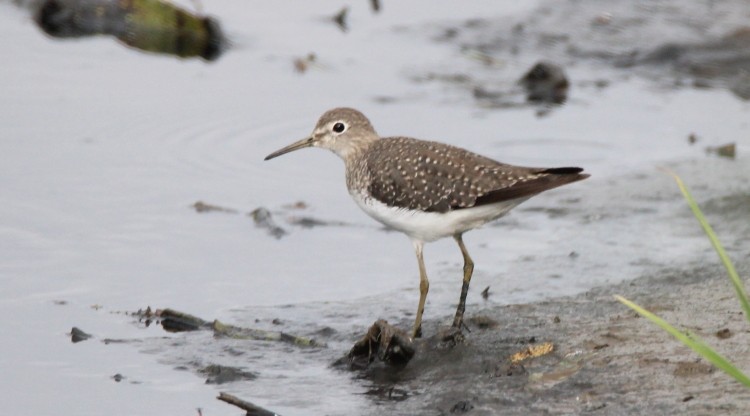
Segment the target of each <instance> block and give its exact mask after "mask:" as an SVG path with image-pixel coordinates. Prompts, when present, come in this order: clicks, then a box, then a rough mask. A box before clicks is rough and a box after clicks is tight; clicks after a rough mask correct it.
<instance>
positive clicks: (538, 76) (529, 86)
mask: <svg viewBox="0 0 750 416" xmlns="http://www.w3.org/2000/svg"><path fill="white" fill-rule="evenodd" d="M519 83H520V84H521V85H522V86H523V87H524V89H525V90H526V100H527V101H529V102H533V103H549V104H562V103H564V102H565V100H567V99H568V87H569V86H570V83H569V82H568V77H567V76H565V71H563V69H562V67H560V66H558V65H555V64H553V63H551V62H545V61H541V62H538V63H537V64H536V65H534V66H533V67H532V68H531V69H530V70H529V71H528V72H527V73H526V74H525V75H524V76H523V77H522V78H521V80H520V81H519Z"/></svg>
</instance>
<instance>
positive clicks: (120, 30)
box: [35, 0, 226, 61]
mask: <svg viewBox="0 0 750 416" xmlns="http://www.w3.org/2000/svg"><path fill="white" fill-rule="evenodd" d="M35 21H36V23H37V25H38V26H39V27H40V28H41V29H42V30H43V31H44V32H45V33H47V34H48V35H50V36H52V37H56V38H80V37H86V36H95V35H111V36H114V37H115V38H117V39H118V40H119V41H120V42H122V43H124V44H125V45H128V46H131V47H133V48H137V49H140V50H144V51H148V52H156V53H162V54H168V55H175V56H178V57H180V58H192V57H201V58H203V59H205V60H207V61H213V60H215V59H218V58H219V56H220V55H221V54H222V52H223V51H224V49H225V48H226V39H225V38H224V35H223V33H222V31H221V27H220V25H219V22H218V21H217V20H216V19H214V18H211V17H205V16H198V15H196V14H194V13H190V12H189V11H187V10H184V9H182V8H180V7H178V6H177V5H175V4H174V3H172V2H169V1H164V0H45V1H43V2H42V4H41V6H40V7H39V9H38V11H37V12H36V16H35Z"/></svg>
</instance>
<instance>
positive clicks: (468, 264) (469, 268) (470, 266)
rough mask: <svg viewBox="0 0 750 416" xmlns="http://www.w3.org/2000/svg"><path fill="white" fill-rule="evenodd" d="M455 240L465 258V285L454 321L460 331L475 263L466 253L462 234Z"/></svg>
mask: <svg viewBox="0 0 750 416" xmlns="http://www.w3.org/2000/svg"><path fill="white" fill-rule="evenodd" d="M453 239H455V240H456V242H457V243H458V248H460V249H461V254H462V255H463V256H464V283H463V285H462V286H461V297H460V298H459V300H458V308H456V317H455V318H454V319H453V327H454V328H456V329H458V330H460V329H461V325H462V324H463V321H464V310H466V294H467V293H469V282H471V275H472V273H474V262H473V261H472V260H471V257H469V252H468V251H466V246H464V240H463V236H462V234H456V235H454V236H453Z"/></svg>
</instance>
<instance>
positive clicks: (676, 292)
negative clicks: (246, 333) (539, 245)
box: [361, 243, 750, 415]
mask: <svg viewBox="0 0 750 416" xmlns="http://www.w3.org/2000/svg"><path fill="white" fill-rule="evenodd" d="M707 244H708V243H707ZM747 266H748V265H747V262H744V263H743V262H739V263H738V267H739V268H740V272H741V274H742V275H745V276H747V274H748V267H747ZM613 294H622V295H624V296H626V297H628V298H630V299H632V300H634V301H636V302H638V303H640V304H641V305H643V306H646V307H647V308H649V309H651V310H652V311H654V312H656V313H658V314H660V315H661V316H662V317H664V318H665V319H667V320H668V321H670V322H672V323H676V324H678V325H680V326H682V327H685V328H688V329H689V330H691V331H693V332H694V333H696V334H698V335H699V336H701V337H703V338H704V339H705V340H707V341H708V342H709V343H710V344H711V345H713V346H715V347H716V348H717V350H718V351H720V352H721V353H722V354H724V355H725V356H726V357H728V358H730V359H731V360H732V361H733V362H734V363H735V364H736V365H738V366H739V367H740V368H743V369H749V368H750V357H748V356H747V354H746V352H747V345H748V343H749V342H750V331H749V329H750V326H749V325H748V324H747V322H746V321H745V319H744V317H743V316H742V314H741V312H740V308H739V305H738V303H737V302H736V298H735V296H734V293H733V291H732V289H731V286H730V283H729V281H728V280H727V278H726V276H725V274H724V271H723V270H722V269H721V268H720V267H718V266H714V265H710V266H700V265H694V266H693V267H689V268H687V269H681V270H665V271H663V272H661V273H658V274H657V275H655V276H650V277H644V278H641V279H637V280H635V281H632V282H626V283H623V284H619V285H615V286H610V287H603V288H598V289H594V290H591V291H589V292H587V293H585V294H582V295H579V296H575V297H566V298H561V299H555V300H550V301H545V302H541V303H536V304H528V305H509V306H505V307H500V308H495V309H488V310H477V311H474V313H473V314H472V316H474V317H479V316H484V317H489V318H491V319H493V320H496V321H497V323H498V325H497V326H495V327H490V328H485V329H479V328H477V326H476V325H473V326H472V327H473V328H475V329H474V330H473V332H472V333H471V334H470V335H468V336H467V341H466V343H465V344H463V345H459V346H456V347H453V348H451V349H433V350H427V351H420V354H417V356H416V357H415V358H414V360H413V361H412V362H411V363H409V365H408V366H407V367H405V368H404V369H402V370H393V369H386V368H384V367H382V366H374V367H371V368H370V369H369V370H367V371H365V372H364V373H361V375H362V377H364V379H365V380H367V381H369V382H370V383H371V384H372V390H371V394H372V397H373V400H374V401H375V402H377V403H378V409H377V412H378V413H379V414H413V415H446V414H463V413H466V414H471V415H496V414H514V415H516V414H517V415H526V414H581V413H594V414H608V415H611V414H615V415H617V414H630V415H636V414H686V415H703V414H731V415H742V414H748V412H749V411H750V391H748V390H747V389H746V388H744V387H742V386H741V385H740V384H739V383H737V382H736V381H734V380H733V379H731V378H730V377H728V376H726V375H725V374H724V373H722V372H720V371H718V370H714V369H713V367H711V366H710V365H709V364H707V363H706V362H705V361H703V360H700V359H699V358H698V356H697V355H696V354H695V353H693V352H692V350H689V349H688V348H687V347H684V346H683V345H682V344H680V343H679V342H678V341H676V340H674V339H672V338H671V337H670V336H669V335H667V334H665V333H662V332H661V331H660V330H659V329H658V328H657V327H656V326H655V325H653V324H651V323H650V322H648V321H646V320H645V319H642V318H639V317H637V316H636V315H635V313H633V312H631V311H630V310H629V309H627V308H625V307H624V306H623V305H621V304H620V303H618V302H616V301H615V300H614V299H612V295H613ZM431 329H434V328H431ZM544 342H551V343H552V344H553V345H554V351H553V352H552V353H550V354H547V355H544V356H542V357H538V358H533V359H529V360H525V361H521V362H520V363H518V364H513V363H511V362H510V360H509V357H511V355H512V354H514V353H516V352H519V351H521V350H524V349H525V348H527V347H528V346H529V345H534V344H541V343H544ZM373 414H374V413H373Z"/></svg>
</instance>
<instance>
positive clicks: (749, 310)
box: [667, 171, 750, 321]
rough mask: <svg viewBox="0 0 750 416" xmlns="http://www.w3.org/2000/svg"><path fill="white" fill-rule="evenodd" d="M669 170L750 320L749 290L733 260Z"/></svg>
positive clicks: (691, 198) (693, 201) (676, 177)
mask: <svg viewBox="0 0 750 416" xmlns="http://www.w3.org/2000/svg"><path fill="white" fill-rule="evenodd" d="M667 172H668V173H669V174H670V175H672V177H673V178H674V180H675V181H676V182H677V186H679V187H680V191H682V195H684V196H685V200H686V201H687V203H688V205H689V206H690V209H691V210H693V215H695V218H697V219H698V222H700V224H701V226H702V227H703V231H705V232H706V235H707V236H708V239H709V240H711V245H713V246H714V249H715V250H716V253H717V254H718V255H719V258H720V259H721V262H722V263H724V267H725V268H726V269H727V274H729V279H730V280H731V281H732V285H733V286H734V291H735V292H736V293H737V297H738V298H739V300H740V304H741V305H742V309H743V310H744V311H745V318H746V319H747V320H748V321H750V301H748V299H747V292H745V287H744V285H743V284H742V280H741V279H740V276H739V275H738V274H737V270H735V268H734V264H732V260H731V259H730V258H729V256H728V255H727V253H726V251H724V247H723V246H722V245H721V243H720V242H719V238H718V237H717V236H716V234H715V233H714V230H713V228H711V225H710V224H709V223H708V221H707V220H706V217H704V216H703V212H702V211H701V209H700V208H699V207H698V204H697V203H696V202H695V200H694V199H693V196H692V195H690V192H689V191H688V189H687V187H686V186H685V184H684V183H683V182H682V179H680V177H679V176H677V174H675V173H674V172H669V171H667Z"/></svg>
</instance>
